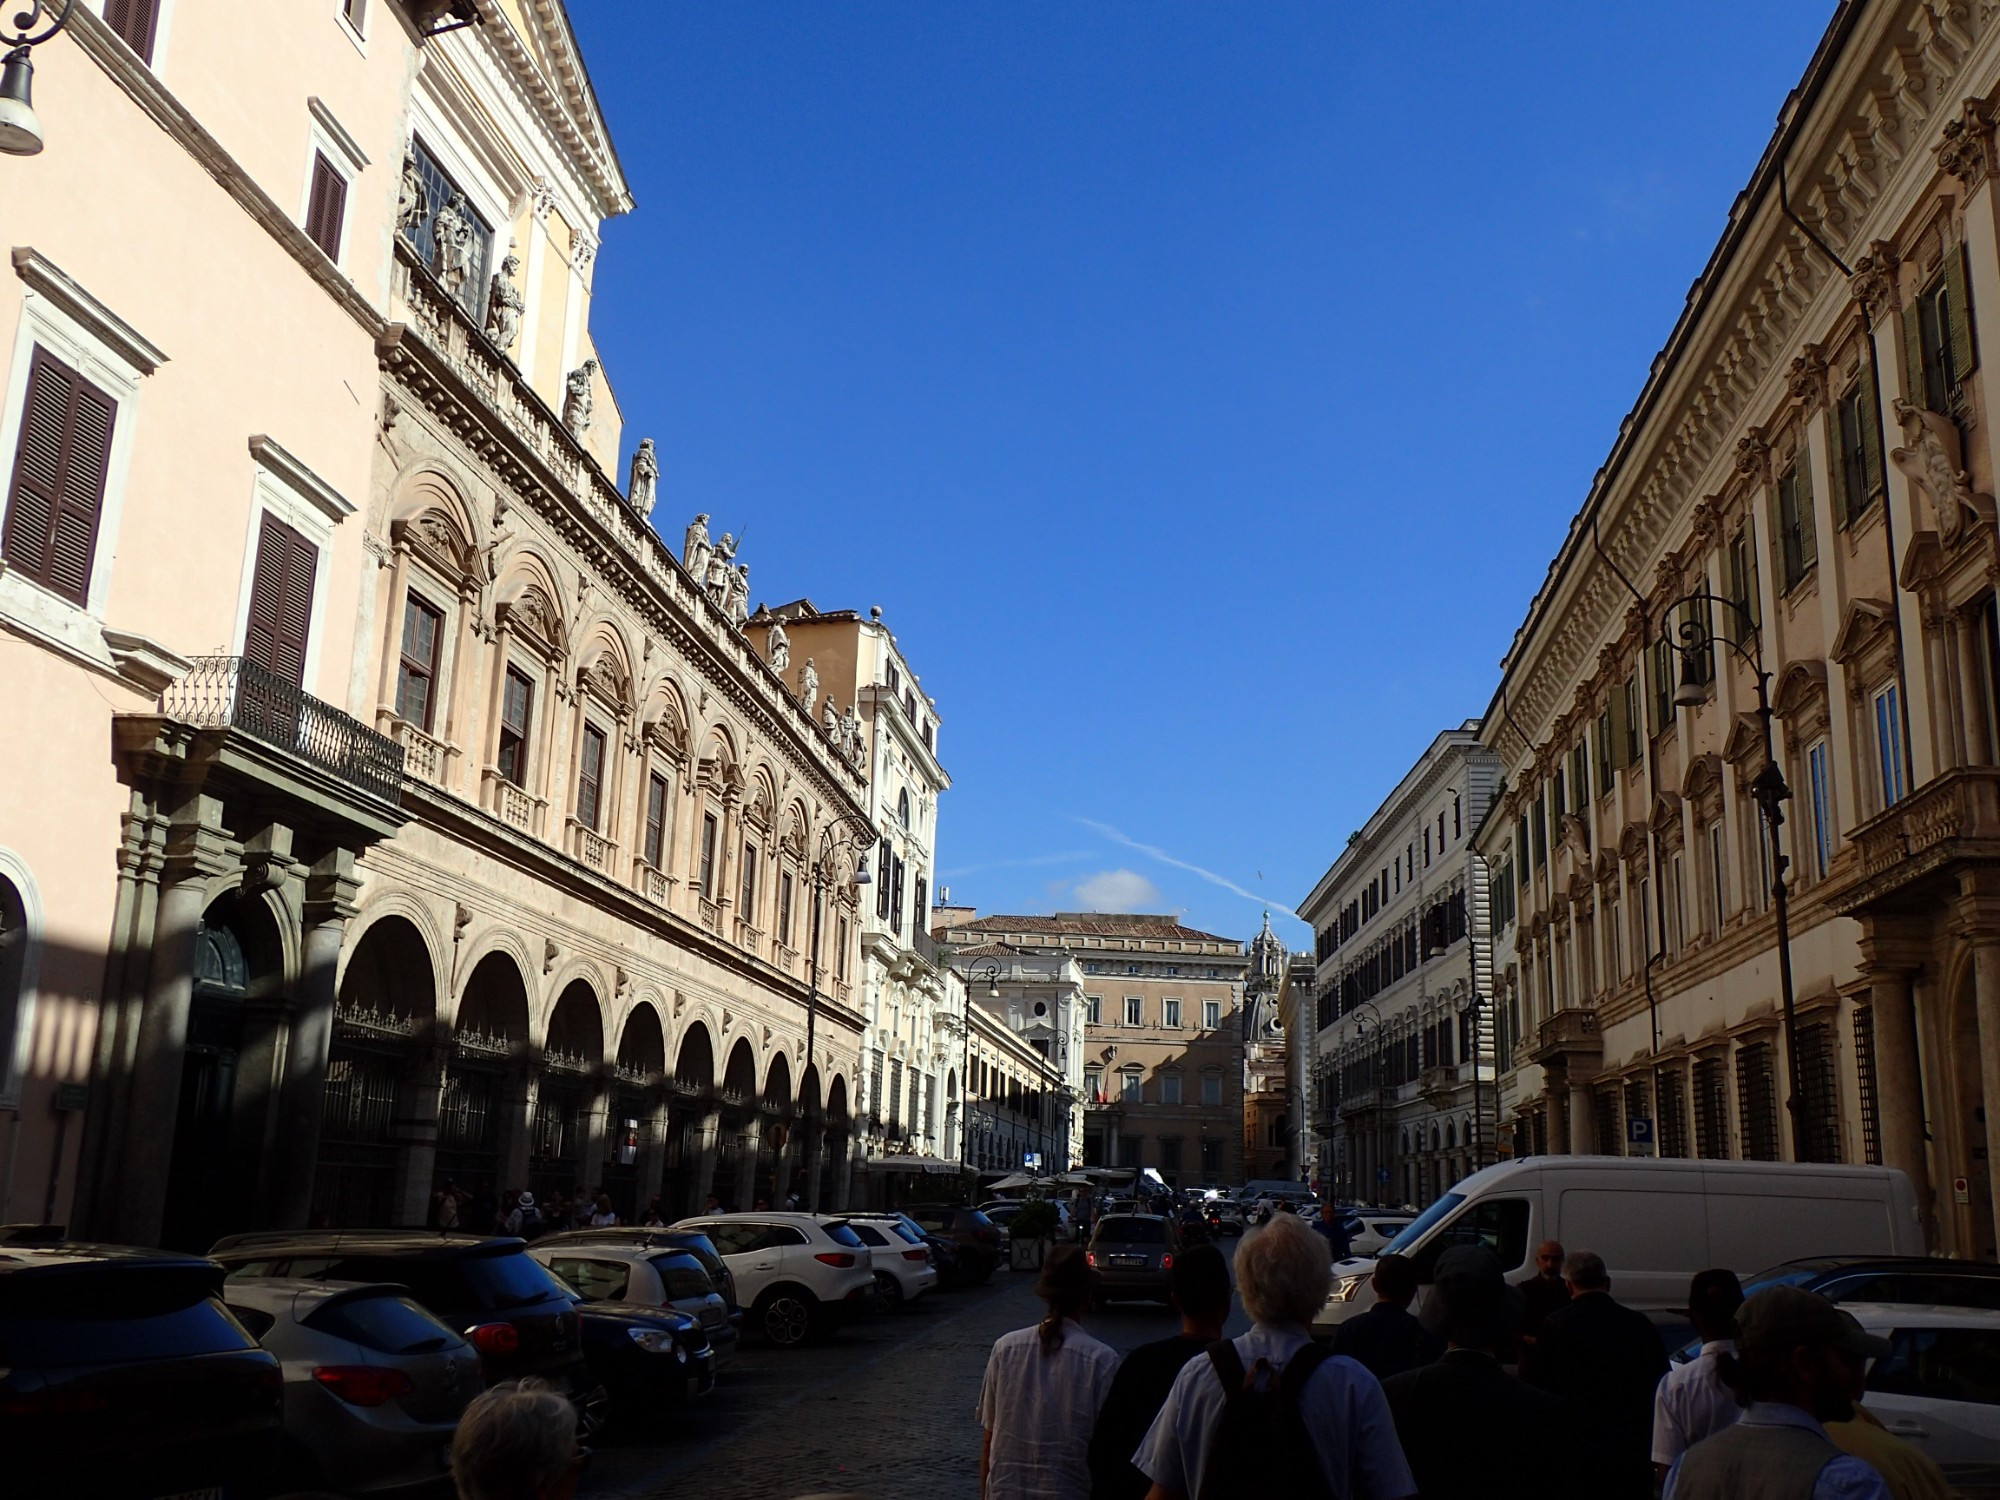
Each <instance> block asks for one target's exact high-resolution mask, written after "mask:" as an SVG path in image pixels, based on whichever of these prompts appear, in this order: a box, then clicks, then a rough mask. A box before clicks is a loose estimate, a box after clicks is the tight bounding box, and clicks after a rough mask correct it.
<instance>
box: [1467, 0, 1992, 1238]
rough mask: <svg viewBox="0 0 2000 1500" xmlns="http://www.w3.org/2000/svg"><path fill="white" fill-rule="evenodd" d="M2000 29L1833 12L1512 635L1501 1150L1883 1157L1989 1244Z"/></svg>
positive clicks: (1966, 13) (1893, 10) (1491, 840)
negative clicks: (1778, 871) (1788, 982)
mask: <svg viewBox="0 0 2000 1500" xmlns="http://www.w3.org/2000/svg"><path fill="white" fill-rule="evenodd" d="M1996 22H2000V13H1996V11H1995V8H1994V7H1992V6H1990V5H1960V4H1949V3H1941V0H1869V3H1848V4H1843V5H1842V6H1840V8H1839V9H1838V11H1837V12H1836V14H1835V16H1834V18H1833V21H1832V23H1831V24H1830V26H1829V28H1828V30H1827V32H1826V35H1825V37H1824V39H1823V41H1822V43H1821V45H1820V47H1819V49H1818V51H1817V52H1816V54H1815V55H1814V57H1813V60H1812V63H1811V65H1810V67H1809V69H1808V71H1807V73H1806V76H1805V78H1804V79H1803V81H1802V82H1801V84H1800V85H1799V87H1798V88H1797V89H1796V90H1795V91H1794V93H1793V94H1792V95H1791V96H1790V97H1789V98H1788V99H1787V100H1786V101H1785V105H1784V109H1783V112H1782V114H1781V116H1780V119H1779V123H1778V127H1777V129H1776V132H1775V133H1774V135H1773V137H1772V139H1771V142H1770V144H1769V146H1768V147H1767V149H1766V151H1765V153H1764V156H1763V159H1762V160H1761V161H1760V163H1759V165H1758V167H1757V170H1756V173H1755V175H1754V177H1753V179H1752V180H1751V182H1750V183H1749V185H1748V186H1747V187H1746V189H1745V190H1744V192H1743V193H1742V194H1741V195H1740V196H1739V197H1738V199H1737V201H1736V203H1735V205H1734V207H1733V209H1732V211H1731V213H1730V218H1729V223H1728V226H1727V228H1726V229H1725V231H1724V233H1723V237H1722V240H1721V243H1720V244H1719V245H1718V246H1717V248H1716V250H1715V252H1714V254H1713V256H1712V257H1711V259H1710V261H1709V263H1708V265H1707V266H1706V268H1704V270H1703V272H1702V274H1701V277H1700V279H1699V280H1698V281H1697V282H1696V283H1695V285H1694V287H1693V289H1692V290H1691V291H1690V293H1689V296H1688V301H1687V306H1686V309H1685V311H1684V312H1683V314H1682V316H1681V318H1680V320H1679V322H1678V324H1677V325H1676V327H1675V328H1674V330H1673V333H1672V335H1671V337H1670V338H1669V340H1668V342H1667V344H1666V347H1665V348H1664V349H1663V350H1662V351H1661V353H1660V354H1659V356H1658V357H1657V358H1656V359H1655V360H1654V362H1653V366H1652V370H1651V372H1650V375H1649V377H1648V379H1647V381H1646V383H1645V386H1644V388H1643V390H1642V392H1641V394H1640V396H1639V400H1638V402H1637V404H1636V405H1635V406H1634V407H1633V409H1632V412H1631V414H1630V416H1629V417H1628V418H1627V419H1626V421H1625V423H1624V424H1623V426H1622V427H1621V429H1620V432H1619V435H1618V438H1617V441H1616V443H1615V445H1614V447H1613V449H1612V452H1611V454H1610V456H1609V457H1608V458H1607V460H1606V462H1605V464H1604V467H1603V468H1602V469H1601V470H1600V471H1599V474H1598V476H1597V479H1596V481H1595V483H1594V485H1593V486H1592V489H1591V492H1590V494H1589V495H1588V497H1587V498H1586V500H1585V502H1584V505H1583V508H1582V509H1581V511H1580V512H1579V513H1578V514H1577V516H1576V518H1575V520H1574V521H1573V523H1572V525H1571V527H1570V531H1569V535H1568V537H1567V539H1566V540H1565V542H1564V544H1563V546H1562V549H1561V551H1560V552H1559V553H1558V555H1557V556H1556V558H1555V560H1554V562H1553V563H1552V564H1551V566H1550V568H1549V572H1548V576H1547V580H1546V581H1545V583H1544V584H1543V585H1542V587H1541V590H1540V592H1539V593H1538V594H1537V596H1536V597H1535V599H1534V601H1533V603H1532V605H1531V606H1530V609H1529V612H1528V616H1527V619H1526V620H1525V622H1524V623H1523V624H1522V625H1521V627H1520V629H1519V631H1518V632H1517V634H1516V636H1515V639H1514V641H1513V644H1512V647H1511V649H1510V650H1509V651H1508V653H1507V656H1506V659H1505V662H1504V664H1503V677H1502V680H1501V683H1500V686H1499V689H1498V691H1497V692H1496V693H1495V695H1494V698H1493V702H1492V705H1491V707H1490V708H1489V710H1488V712H1487V714H1486V715H1485V718H1484V720H1483V722H1482V724H1481V728H1480V736H1481V739H1482V740H1483V741H1484V743H1485V744H1486V745H1488V746H1490V747H1491V748H1492V750H1493V751H1494V752H1496V753H1497V754H1498V756H1499V757H1500V759H1501V762H1502V765H1503V768H1504V774H1505V790H1504V792H1503V794H1502V795H1501V796H1500V797H1499V798H1498V800H1497V802H1496V804H1495V805H1494V806H1493V808H1492V809H1491V811H1490V815H1489V816H1487V817H1486V818H1485V820H1484V822H1483V825H1482V827H1481V828H1480V830H1479V834H1478V847H1479V848H1480V850H1481V852H1482V853H1483V854H1484V855H1485V856H1486V858H1487V860H1488V862H1489V863H1490V865H1491V866H1492V868H1493V870H1494V875H1495V890H1494V898H1495V899H1494V926H1495V933H1496V969H1497V972H1496V978H1495V983H1494V986H1493V1000H1494V1003H1495V1004H1496V1006H1497V1012H1498V1018H1499V1023H1500V1025H1499V1033H1500V1035H1499V1046H1500V1063H1501V1068H1502V1088H1503V1094H1504V1103H1505V1106H1506V1111H1507V1115H1508V1118H1509V1120H1510V1122H1511V1124H1512V1126H1513V1130H1512V1146H1513V1149H1514V1150H1515V1151H1517V1152H1527V1151H1541V1150H1555V1151H1574V1152H1591V1151H1597V1152H1608V1153H1613V1154H1621V1153H1625V1152H1627V1151H1651V1150H1658V1151H1659V1152H1661V1153H1663V1154H1668V1155H1677V1156H1703V1157H1748V1158H1759V1159H1777V1158H1793V1157H1798V1158H1805V1159H1816V1160H1840V1161H1880V1162H1887V1163H1889V1164H1890V1165H1893V1166H1896V1167H1900V1168H1902V1169H1903V1170H1904V1171H1906V1172H1908V1173H1909V1175H1910V1177H1911V1179H1912V1181H1913V1182H1914V1183H1915V1184H1916V1186H1917V1189H1918V1194H1919V1197H1920V1200H1921V1202H1922V1203H1923V1206H1924V1212H1925V1214H1926V1215H1927V1218H1928V1222H1929V1226H1930V1230H1931V1233H1932V1236H1933V1240H1934V1243H1935V1244H1936V1246H1937V1247H1938V1248H1939V1249H1941V1250H1945V1251H1950V1252H1953V1253H1959V1254H1976V1255H1984V1256H1988V1257H1990V1256H1992V1255H1993V1253H1994V1249H1995V1245H1996V1233H1995V1219H1994V1215H1995V1212H1996V1207H2000V1198H1996V1192H1995V1186H1994V1181H1993V1172H1992V1164H1993V1163H1994V1162H1995V1161H1996V1160H2000V1111H1996V1110H1994V1109H1991V1108H1989V1107H1986V1102H1985V1101H1987V1100H1989V1099H1993V1098H2000V884H1996V879H2000V876H1996V867H1995V863H1994V861H1995V859H1996V856H2000V717H1996V706H1995V705H1996V696H2000V677H1996V660H2000V636H1996V615H1995V603H1994V586H1995V581H1996V578H2000V550H1996V536H1995V527H1994V519H1995V517H1994V501H1993V499H1992V495H1993V491H1994V488H1995V471H1996V461H1997V460H2000V431H1996V413H1995V412H1994V411H1991V410H1989V407H1990V406H1991V404H1992V403H1989V402H1988V401H1987V399H1986V384H1987V382H1988V381H1989V380H1990V379H1991V378H1992V376H1991V370H1992V368H1993V367H1992V366H1991V365H1989V364H1987V363H1984V360H1986V359H1991V358H1993V357H1995V356H1996V355H2000V206H1996V196H1995V195H1996V185H1995V183H1994V180H1993V175H1992V167H1993V162H1994V150H1995V145H1994V137H1993V126H1994V120H1995V118H1996V109H1995V107H1994V105H1993V103H1992V101H1993V99H1994V97H1995V95H1996V93H2000V24H1996ZM1696 595H1704V596H1707V597H1706V598H1694V597H1692V596H1696ZM1680 648H1688V649H1686V650H1685V651H1683V650H1682V649H1680ZM1760 671H1761V673H1763V674H1765V676H1764V681H1765V682H1766V683H1767V691H1768V702H1769V705H1770V708H1771V710H1772V715H1771V719H1770V720H1769V721H1768V722H1769V725H1770V727H1769V734H1770V753H1771V755H1772V756H1773V757H1774V759H1775V764H1776V767H1777V769H1778V770H1779V771H1780V772H1781V773H1782V775H1783V778H1784V780H1785V782H1786V783H1787V784H1788V787H1789V791H1790V797H1789V800H1788V801H1786V802H1784V804H1783V812H1784V825H1783V843H1782V850H1783V854H1784V857H1785V858H1786V859H1787V860H1788V861H1789V871H1788V873H1787V874H1786V877H1785V878H1786V880H1787V882H1788V887H1787V888H1788V895H1789V913H1788V916H1789V926H1790V943H1789V961H1790V965H1791V969H1792V991H1793V993H1794V994H1795V996H1796V1030H1795V1032H1794V1033H1790V1034H1788V1031H1787V1027H1786V1024H1785V1016H1784V1006H1783V1003H1782V997H1783V994H1784V985H1783V982H1782V978H1781V973H1780V959H1781V956H1782V955H1781V951H1780V945H1779V942H1778V933H1777V920H1778V913H1777V911H1776V910H1775V909H1774V902H1773V899H1772V894H1771V886H1772V880H1773V873H1774V872H1773V869H1772V855H1771V853H1770V849H1769V844H1768V842H1767V840H1766V839H1765V838H1764V837H1763V834H1762V825H1761V824H1760V821H1759V811H1758V806H1757V803H1756V802H1755V800H1754V799H1753V795H1752V793H1753V789H1754V787H1755V786H1756V785H1757V783H1758V778H1759V774H1760V772H1763V771H1764V768H1765V765H1766V758H1767V752H1766V748H1765V746H1766V741H1765V733H1766V728H1765V726H1766V722H1767V721H1766V720H1765V719H1764V718H1763V717H1762V716H1761V715H1760V713H1759V706H1760V699H1759V691H1758V688H1759V673H1760ZM1765 784H1766V785H1769V784H1770V783H1769V778H1768V777H1767V778H1766V782H1765ZM1793 1048H1795V1052H1796V1058H1797V1063H1798V1068H1797V1077H1796V1079H1795V1080H1794V1079H1793V1078H1792V1076H1791V1070H1790V1069H1789V1068H1788V1066H1787V1061H1786V1059H1787V1053H1788V1050H1791V1049H1793ZM1794 1092H1795V1094H1796V1102H1795V1104H1794V1105H1793V1106H1792V1107H1791V1108H1788V1100H1790V1099H1792V1097H1793V1094H1794Z"/></svg>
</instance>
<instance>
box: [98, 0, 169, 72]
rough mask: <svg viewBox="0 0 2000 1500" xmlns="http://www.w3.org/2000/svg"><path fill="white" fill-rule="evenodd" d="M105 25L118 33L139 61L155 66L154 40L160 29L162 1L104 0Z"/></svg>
mask: <svg viewBox="0 0 2000 1500" xmlns="http://www.w3.org/2000/svg"><path fill="white" fill-rule="evenodd" d="M104 24H105V25H106V26H108V27H110V28H111V29H112V30H113V31H115V32H117V33H118V35H119V36H120V37H122V38H123V39H124V41H125V45H126V46H128V47H130V48H131V49H132V50H133V51H134V52H136V53H138V54H139V61H140V62H142V63H144V64H146V66H147V67H149V68H150V67H151V66H152V65H153V40H154V37H155V35H156V33H157V32H158V31H159V29H160V0H104Z"/></svg>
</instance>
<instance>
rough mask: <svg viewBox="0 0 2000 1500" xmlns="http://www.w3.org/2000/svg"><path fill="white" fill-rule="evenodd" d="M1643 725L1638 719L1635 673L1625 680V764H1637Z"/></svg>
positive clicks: (1637, 678) (1637, 686) (1636, 677)
mask: <svg viewBox="0 0 2000 1500" xmlns="http://www.w3.org/2000/svg"><path fill="white" fill-rule="evenodd" d="M1644 731H1645V723H1644V721H1643V720H1642V719H1641V718H1640V717H1639V674H1638V673H1637V672H1636V671H1635V672H1633V673H1632V675H1631V676H1630V677H1627V678H1626V679H1625V764H1626V765H1628V766H1636V765H1637V764H1639V753H1640V749H1641V739H1642V736H1643V734H1644Z"/></svg>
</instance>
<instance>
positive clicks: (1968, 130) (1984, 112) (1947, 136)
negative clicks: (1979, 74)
mask: <svg viewBox="0 0 2000 1500" xmlns="http://www.w3.org/2000/svg"><path fill="white" fill-rule="evenodd" d="M1936 151H1937V161H1938V165H1939V166H1940V167H1942V168H1943V169H1944V170H1945V171H1947V172H1949V173H1950V174H1951V175H1952V176H1953V177H1956V178H1957V179H1958V180H1959V181H1960V182H1962V183H1964V184H1965V190H1966V191H1967V192H1968V193H1969V192H1971V191H1972V190H1973V189H1974V188H1976V187H1978V186H1979V184H1980V183H1982V182H1984V181H1985V180H1986V178H1987V174H1988V173H1990V172H1991V171H1992V170H1993V110H1992V107H1991V106H1990V105H1988V104H1987V103H1986V101H1985V100H1983V99H1967V100H1966V101H1965V102H1964V103H1963V104H1961V105H1960V106H1959V110H1958V118H1957V119H1955V120H1952V121H1949V122H1947V123H1946V125H1945V127H1944V135H1943V138H1942V139H1941V140H1939V142H1938V143H1937V146H1936Z"/></svg>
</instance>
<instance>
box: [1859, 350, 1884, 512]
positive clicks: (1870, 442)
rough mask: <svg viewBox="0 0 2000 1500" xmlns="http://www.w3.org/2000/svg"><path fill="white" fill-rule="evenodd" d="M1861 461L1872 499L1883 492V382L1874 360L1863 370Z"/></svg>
mask: <svg viewBox="0 0 2000 1500" xmlns="http://www.w3.org/2000/svg"><path fill="white" fill-rule="evenodd" d="M1861 463H1862V469H1863V472H1864V473H1865V474H1866V475H1867V479H1868V494H1869V497H1870V499H1871V500H1872V499H1873V498H1874V497H1876V496H1879V495H1880V494H1881V493H1882V383H1881V382H1880V381H1879V380H1877V379H1876V378H1875V366H1874V364H1873V362H1870V364H1869V365H1868V367H1867V368H1866V369H1865V370H1863V371H1862V372H1861Z"/></svg>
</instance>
